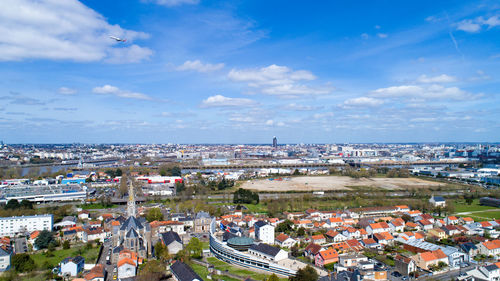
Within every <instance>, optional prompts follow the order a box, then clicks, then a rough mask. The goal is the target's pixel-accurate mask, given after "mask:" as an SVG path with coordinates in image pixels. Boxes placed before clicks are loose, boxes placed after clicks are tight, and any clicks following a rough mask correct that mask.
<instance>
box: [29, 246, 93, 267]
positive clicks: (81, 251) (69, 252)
mask: <svg viewBox="0 0 500 281" xmlns="http://www.w3.org/2000/svg"><path fill="white" fill-rule="evenodd" d="M98 254H99V247H98V246H95V245H94V247H93V248H92V249H86V248H85V245H79V246H72V247H71V248H70V249H66V250H65V249H60V250H55V251H53V252H52V256H50V257H47V256H46V255H45V254H44V253H43V252H38V253H36V254H32V255H31V257H32V258H33V260H34V261H35V264H36V266H37V267H38V268H44V267H48V269H50V268H53V267H55V266H56V265H58V264H59V263H60V262H61V261H62V260H63V259H64V258H67V257H75V256H78V255H80V256H82V257H84V258H85V263H95V262H96V260H97V255H98Z"/></svg>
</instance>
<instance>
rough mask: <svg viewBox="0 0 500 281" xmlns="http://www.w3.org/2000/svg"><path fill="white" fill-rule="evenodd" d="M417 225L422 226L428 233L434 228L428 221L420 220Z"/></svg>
mask: <svg viewBox="0 0 500 281" xmlns="http://www.w3.org/2000/svg"><path fill="white" fill-rule="evenodd" d="M417 223H418V224H419V225H420V227H421V229H423V230H426V231H427V230H430V229H432V228H433V227H434V225H433V224H432V222H430V221H428V220H419V221H418V222H417Z"/></svg>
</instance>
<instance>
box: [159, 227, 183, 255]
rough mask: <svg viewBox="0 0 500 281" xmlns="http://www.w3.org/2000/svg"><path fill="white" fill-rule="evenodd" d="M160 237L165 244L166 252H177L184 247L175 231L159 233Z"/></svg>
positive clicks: (173, 253)
mask: <svg viewBox="0 0 500 281" xmlns="http://www.w3.org/2000/svg"><path fill="white" fill-rule="evenodd" d="M160 239H161V242H162V243H163V245H165V246H167V248H168V253H169V254H171V255H175V254H177V253H178V252H179V251H181V250H182V249H183V247H184V246H183V244H182V240H181V238H180V236H179V234H177V232H173V231H167V232H165V233H161V234H160Z"/></svg>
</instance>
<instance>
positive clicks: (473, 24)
mask: <svg viewBox="0 0 500 281" xmlns="http://www.w3.org/2000/svg"><path fill="white" fill-rule="evenodd" d="M483 26H486V27H487V28H493V27H495V26H500V19H499V16H492V17H490V18H488V19H484V18H483V17H477V18H475V19H466V20H463V21H461V22H459V23H457V29H458V30H462V31H465V32H478V31H480V30H481V28H482V27H483Z"/></svg>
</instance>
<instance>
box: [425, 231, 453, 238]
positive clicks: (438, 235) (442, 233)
mask: <svg viewBox="0 0 500 281" xmlns="http://www.w3.org/2000/svg"><path fill="white" fill-rule="evenodd" d="M428 233H429V234H430V235H432V236H434V237H436V238H438V239H446V238H448V235H447V234H446V231H444V230H442V229H441V228H433V229H431V230H429V231H428Z"/></svg>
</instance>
